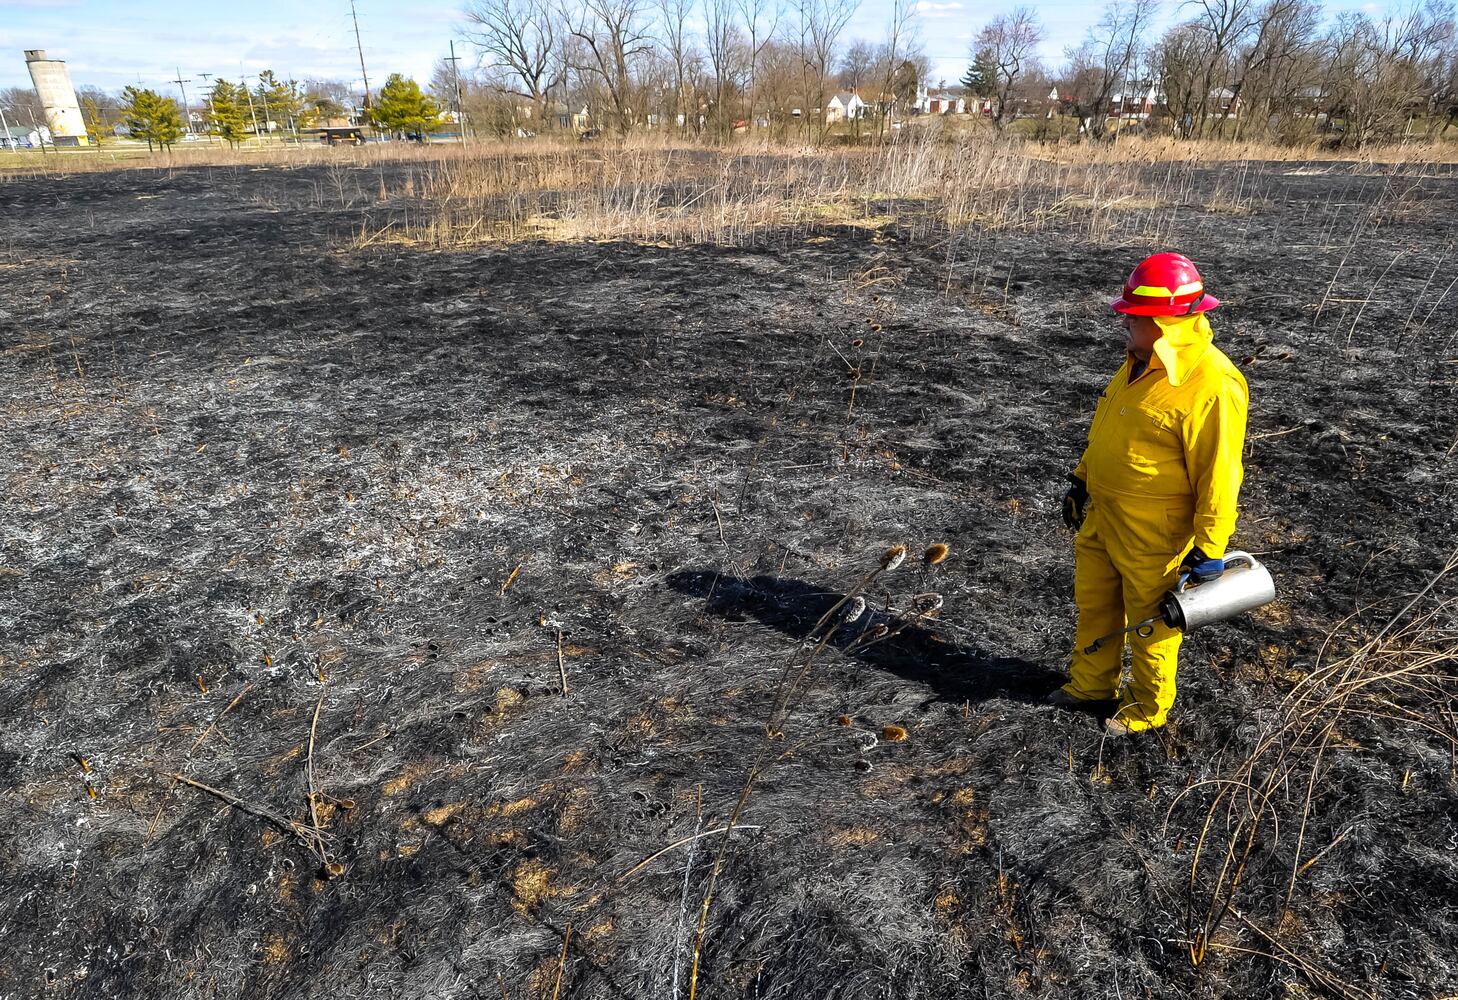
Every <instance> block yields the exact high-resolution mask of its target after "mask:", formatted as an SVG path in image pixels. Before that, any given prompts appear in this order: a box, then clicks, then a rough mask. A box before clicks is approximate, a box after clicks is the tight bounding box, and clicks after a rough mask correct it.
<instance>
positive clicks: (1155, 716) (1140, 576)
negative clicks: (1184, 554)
mask: <svg viewBox="0 0 1458 1000" xmlns="http://www.w3.org/2000/svg"><path fill="white" fill-rule="evenodd" d="M1179 558H1180V556H1179V554H1175V555H1173V556H1164V555H1151V554H1143V553H1141V554H1137V555H1136V554H1134V553H1128V554H1127V555H1126V558H1125V559H1123V560H1121V562H1122V563H1123V564H1124V565H1123V569H1124V573H1123V579H1124V590H1123V595H1122V596H1123V604H1124V608H1125V610H1126V613H1127V614H1128V616H1129V620H1130V621H1131V622H1137V621H1142V620H1143V619H1145V618H1152V617H1154V616H1155V615H1157V614H1158V609H1159V601H1160V598H1161V597H1163V596H1164V594H1165V592H1166V591H1167V590H1169V589H1170V588H1171V587H1173V586H1174V585H1175V579H1176V577H1177V576H1178V573H1177V572H1176V570H1175V568H1174V567H1175V565H1177V564H1178V562H1179ZM1182 638H1183V636H1181V635H1180V633H1179V632H1178V631H1177V630H1175V629H1172V628H1170V627H1169V626H1168V625H1165V624H1164V622H1159V623H1158V624H1157V625H1155V626H1154V634H1153V635H1151V636H1150V637H1149V638H1147V639H1145V638H1142V637H1140V636H1139V635H1138V634H1131V635H1130V636H1129V647H1130V654H1131V655H1130V668H1129V686H1128V687H1126V688H1125V689H1124V693H1123V695H1122V697H1121V698H1120V699H1119V712H1118V715H1117V716H1116V718H1118V720H1119V721H1120V722H1122V723H1124V724H1125V725H1126V726H1128V727H1129V729H1130V730H1131V731H1133V732H1139V731H1141V730H1145V729H1154V728H1156V727H1159V726H1162V725H1164V721H1165V718H1166V717H1167V716H1168V715H1169V709H1170V706H1171V705H1173V704H1174V699H1175V670H1176V668H1177V667H1178V666H1179V651H1180V641H1181V639H1182Z"/></svg>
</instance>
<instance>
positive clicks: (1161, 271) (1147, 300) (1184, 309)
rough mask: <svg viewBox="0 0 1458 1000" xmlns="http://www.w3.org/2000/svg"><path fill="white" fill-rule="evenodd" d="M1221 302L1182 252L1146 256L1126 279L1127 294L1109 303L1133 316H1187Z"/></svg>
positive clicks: (1115, 309) (1207, 310) (1125, 289)
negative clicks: (1207, 290)
mask: <svg viewBox="0 0 1458 1000" xmlns="http://www.w3.org/2000/svg"><path fill="white" fill-rule="evenodd" d="M1219 304H1220V300H1219V299H1217V298H1216V297H1215V296H1213V295H1210V294H1209V293H1207V292H1206V291H1205V283H1204V282H1203V281H1201V280H1200V272H1199V271H1196V270H1195V265H1194V262H1193V261H1191V260H1190V258H1188V257H1186V256H1185V255H1184V254H1181V253H1157V254H1155V255H1154V256H1153V257H1147V258H1145V259H1144V260H1143V261H1141V262H1140V264H1139V266H1138V267H1136V268H1135V269H1134V273H1133V274H1131V275H1129V280H1128V281H1126V282H1124V294H1123V295H1121V296H1119V298H1117V299H1115V300H1114V301H1113V302H1110V303H1109V305H1111V306H1113V307H1114V311H1115V312H1121V313H1130V314H1131V315H1134V316H1188V315H1189V314H1190V313H1202V312H1209V311H1210V310H1211V309H1214V308H1215V307H1216V306H1218V305H1219Z"/></svg>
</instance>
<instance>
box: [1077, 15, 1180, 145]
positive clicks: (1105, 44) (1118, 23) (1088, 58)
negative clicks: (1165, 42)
mask: <svg viewBox="0 0 1458 1000" xmlns="http://www.w3.org/2000/svg"><path fill="white" fill-rule="evenodd" d="M1158 9H1159V8H1158V0H1115V2H1113V3H1110V4H1109V5H1108V6H1107V7H1105V8H1104V12H1103V15H1102V16H1101V17H1100V18H1099V22H1098V24H1097V25H1095V26H1094V27H1093V28H1091V29H1090V30H1089V33H1088V37H1087V38H1086V39H1085V40H1084V42H1083V44H1082V45H1080V46H1079V47H1078V48H1076V49H1070V50H1069V51H1068V54H1067V62H1066V64H1065V68H1064V70H1063V73H1062V74H1061V80H1060V82H1061V87H1060V94H1059V96H1060V97H1062V98H1063V99H1064V100H1065V101H1067V102H1068V103H1069V104H1070V105H1071V106H1072V107H1073V109H1074V112H1075V114H1077V115H1078V117H1079V119H1080V121H1081V122H1082V123H1083V127H1084V129H1085V131H1087V132H1088V134H1089V135H1091V136H1093V137H1095V138H1098V137H1100V136H1102V135H1103V134H1104V129H1105V122H1106V121H1107V119H1108V112H1109V106H1110V104H1111V102H1112V98H1113V95H1114V91H1115V90H1116V89H1119V88H1122V89H1123V90H1125V91H1126V92H1127V91H1129V90H1130V89H1131V88H1132V87H1134V86H1136V85H1137V84H1138V83H1139V82H1140V81H1135V80H1133V79H1132V77H1133V74H1132V72H1131V71H1132V69H1133V68H1134V65H1135V62H1136V59H1137V57H1138V54H1139V45H1140V41H1141V40H1142V38H1143V36H1144V33H1145V31H1147V30H1148V27H1149V23H1150V21H1151V20H1153V18H1154V16H1155V14H1156V13H1157V12H1158ZM1144 86H1146V87H1147V86H1148V84H1144Z"/></svg>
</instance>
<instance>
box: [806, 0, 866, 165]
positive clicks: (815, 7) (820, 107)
mask: <svg viewBox="0 0 1458 1000" xmlns="http://www.w3.org/2000/svg"><path fill="white" fill-rule="evenodd" d="M860 5H861V3H860V0H796V5H795V11H796V13H797V14H798V15H799V20H800V58H801V61H802V64H803V70H802V78H803V81H804V85H805V86H804V91H805V98H806V101H807V103H808V102H809V101H810V99H811V98H814V107H813V109H811V108H806V109H805V110H806V111H807V112H811V113H813V114H815V115H816V116H817V117H818V118H819V122H818V124H817V129H816V135H817V137H818V138H822V139H823V138H824V137H825V131H826V127H827V125H828V122H827V121H826V120H825V104H826V100H825V96H826V93H827V86H828V84H829V82H830V67H831V63H832V62H833V60H834V58H835V46H836V43H837V42H838V41H839V40H840V35H841V32H843V31H845V26H846V24H847V23H848V22H849V21H850V19H851V17H852V16H854V14H855V12H856V8H858V7H859V6H860Z"/></svg>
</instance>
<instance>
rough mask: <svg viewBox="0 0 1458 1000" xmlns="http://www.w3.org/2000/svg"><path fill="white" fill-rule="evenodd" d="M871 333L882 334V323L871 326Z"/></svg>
mask: <svg viewBox="0 0 1458 1000" xmlns="http://www.w3.org/2000/svg"><path fill="white" fill-rule="evenodd" d="M871 332H872V333H880V332H881V324H880V323H872V324H871Z"/></svg>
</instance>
